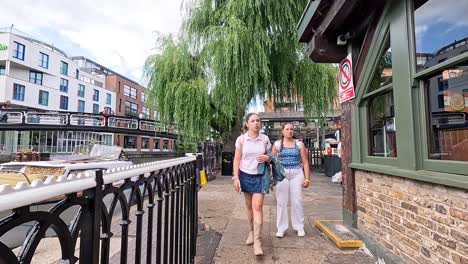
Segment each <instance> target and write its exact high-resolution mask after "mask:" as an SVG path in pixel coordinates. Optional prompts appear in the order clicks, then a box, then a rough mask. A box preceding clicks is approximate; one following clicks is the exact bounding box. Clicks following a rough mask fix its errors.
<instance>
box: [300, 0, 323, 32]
mask: <svg viewBox="0 0 468 264" xmlns="http://www.w3.org/2000/svg"><path fill="white" fill-rule="evenodd" d="M320 1H321V0H309V3H308V4H307V7H306V9H305V10H304V13H302V17H301V20H299V23H298V24H297V35H298V36H299V38H302V35H303V34H304V32H305V30H306V28H307V26H308V25H309V23H310V21H311V20H312V17H313V16H314V13H315V11H316V10H317V7H318V6H319V4H320Z"/></svg>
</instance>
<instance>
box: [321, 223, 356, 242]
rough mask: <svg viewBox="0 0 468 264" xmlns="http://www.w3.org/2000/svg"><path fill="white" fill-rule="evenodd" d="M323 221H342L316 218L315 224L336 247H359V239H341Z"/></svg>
mask: <svg viewBox="0 0 468 264" xmlns="http://www.w3.org/2000/svg"><path fill="white" fill-rule="evenodd" d="M325 222H343V221H341V220H316V221H315V226H316V227H317V228H318V229H320V230H322V232H323V233H325V235H327V236H328V237H329V238H330V239H331V240H332V241H333V242H334V243H335V244H336V245H337V246H338V247H340V248H359V247H361V246H362V241H361V240H342V239H340V237H338V236H337V235H336V234H335V233H333V232H332V231H331V230H330V229H328V227H327V226H326V225H325V224H324V223H325Z"/></svg>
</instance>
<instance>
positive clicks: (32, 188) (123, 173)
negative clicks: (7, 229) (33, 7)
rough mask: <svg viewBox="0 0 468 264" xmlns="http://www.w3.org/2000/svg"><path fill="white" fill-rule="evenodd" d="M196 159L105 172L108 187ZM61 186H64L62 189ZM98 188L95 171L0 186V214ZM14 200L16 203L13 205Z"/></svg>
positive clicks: (171, 160) (189, 158) (147, 164)
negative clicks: (111, 184)
mask: <svg viewBox="0 0 468 264" xmlns="http://www.w3.org/2000/svg"><path fill="white" fill-rule="evenodd" d="M195 159H196V157H183V158H175V159H170V160H161V161H154V162H148V163H143V164H137V165H131V166H123V167H119V168H113V169H108V170H106V171H104V172H103V179H104V184H108V183H112V182H115V181H120V180H124V179H129V178H132V177H135V176H138V175H143V174H146V173H151V172H154V171H157V170H161V169H165V168H169V167H173V166H177V165H180V164H183V163H187V162H191V161H194V160H195ZM58 185H60V187H59V186H58ZM95 186H96V181H95V172H94V171H86V172H85V173H78V174H77V175H75V174H71V175H68V177H66V176H64V175H62V176H59V177H55V176H48V177H47V179H46V180H45V181H42V180H40V179H35V180H33V181H32V183H31V184H28V183H26V182H19V183H17V184H16V186H10V185H0V197H1V199H0V212H2V211H6V210H11V209H14V208H18V207H21V206H26V205H28V204H34V203H38V202H41V201H44V200H48V199H51V198H54V197H57V196H60V195H65V194H68V193H73V192H80V191H83V190H86V189H89V188H93V187H95ZM11 201H15V202H14V203H12V202H11Z"/></svg>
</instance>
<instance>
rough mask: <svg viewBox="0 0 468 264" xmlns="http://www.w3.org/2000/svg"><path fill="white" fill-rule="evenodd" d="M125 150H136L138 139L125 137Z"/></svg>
mask: <svg viewBox="0 0 468 264" xmlns="http://www.w3.org/2000/svg"><path fill="white" fill-rule="evenodd" d="M124 148H132V149H135V148H136V137H134V136H124Z"/></svg>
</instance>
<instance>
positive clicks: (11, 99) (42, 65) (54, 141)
mask: <svg viewBox="0 0 468 264" xmlns="http://www.w3.org/2000/svg"><path fill="white" fill-rule="evenodd" d="M0 105H6V106H7V107H9V108H25V109H42V110H50V111H70V112H84V113H99V112H100V111H102V110H103V109H107V110H111V109H115V105H116V94H115V92H113V91H111V90H107V89H106V88H105V76H104V75H100V74H93V73H89V72H86V71H82V70H81V69H80V66H79V65H78V64H77V63H76V62H75V61H73V60H72V58H70V57H69V56H67V55H66V54H65V52H63V51H61V50H60V49H57V48H56V47H54V46H52V45H49V44H47V43H44V42H42V41H39V40H36V39H33V38H31V37H28V36H25V35H20V34H15V33H11V32H0ZM90 141H96V142H97V141H99V142H108V143H109V142H110V143H112V142H113V135H112V134H109V133H96V132H72V131H69V132H64V131H24V132H16V131H7V132H0V151H4V152H14V151H16V150H17V149H20V148H33V149H37V150H38V151H47V152H64V153H69V152H72V151H73V148H75V147H76V146H79V145H82V144H86V143H87V142H90Z"/></svg>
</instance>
